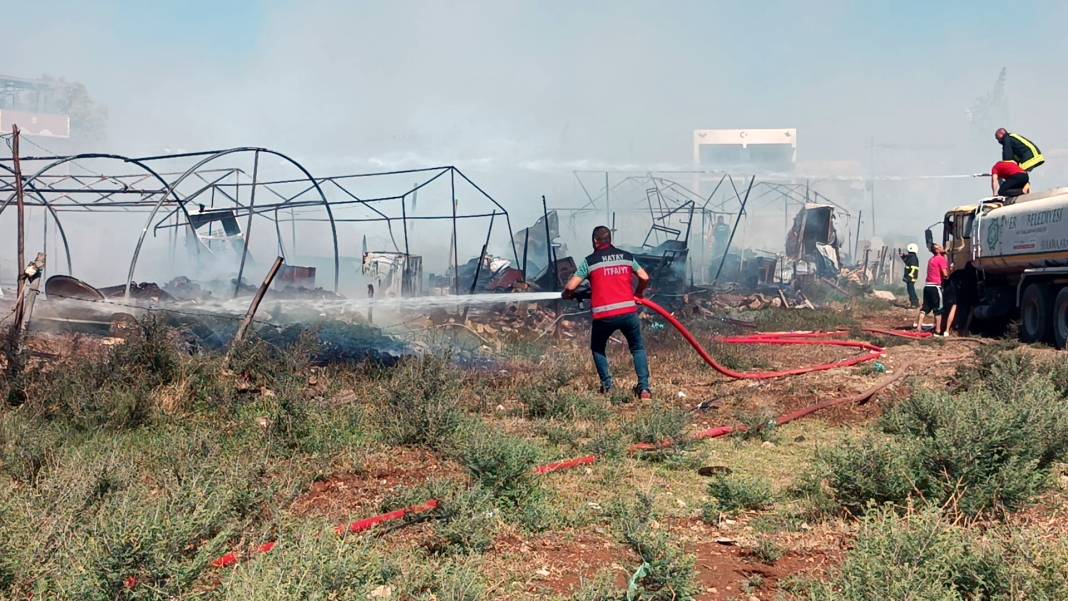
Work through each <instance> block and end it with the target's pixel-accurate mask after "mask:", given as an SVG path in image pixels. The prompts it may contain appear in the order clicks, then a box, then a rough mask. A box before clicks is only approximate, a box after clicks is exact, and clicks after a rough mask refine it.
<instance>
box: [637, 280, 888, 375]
mask: <svg viewBox="0 0 1068 601" xmlns="http://www.w3.org/2000/svg"><path fill="white" fill-rule="evenodd" d="M634 300H635V301H636V302H637V303H638V304H639V305H641V306H643V307H648V308H649V309H650V310H652V311H653V312H655V313H657V314H658V315H660V317H663V318H664V320H665V321H667V322H668V323H670V324H671V325H672V326H673V327H674V328H675V329H676V330H678V332H679V334H681V335H682V337H683V338H684V339H685V340H686V342H688V343H690V346H692V347H693V349H694V350H695V351H697V354H698V355H700V356H701V358H702V359H704V361H705V363H707V364H708V365H709V367H711V368H712V369H714V370H716V371H718V372H719V373H721V374H723V375H725V376H727V377H728V378H734V379H736V380H767V379H770V378H782V377H785V376H796V375H800V374H807V373H810V372H814V371H824V370H828V369H838V368H839V367H849V366H851V365H857V364H859V363H864V362H865V361H874V360H875V359H878V358H879V357H882V356H883V354H885V352H886V351H885V350H884V349H883V348H882V347H879V346H875V345H874V344H869V343H867V342H859V341H854V340H830V339H829V338H830V337H832V336H839V335H841V334H842V333H839V332H830V333H826V332H768V333H757V334H749V335H747V336H732V337H730V338H724V339H722V341H723V342H726V343H728V344H775V345H785V344H789V345H801V346H843V347H848V348H856V349H862V350H865V351H867V353H865V354H863V355H860V356H858V357H852V358H850V359H843V360H842V361H836V362H834V363H822V364H820V365H811V366H808V367H798V368H795V369H784V370H780V371H761V372H742V371H737V370H734V369H731V368H729V367H727V366H726V365H723V364H722V363H719V362H718V361H716V359H715V358H714V357H713V356H712V355H710V354H708V351H706V350H705V348H704V347H703V346H701V343H700V342H698V341H697V338H695V337H694V335H693V334H692V333H690V331H689V330H688V329H686V326H684V325H682V322H680V321H679V320H678V319H676V318H675V316H674V315H672V314H671V313H670V312H669V311H668V310H667V309H665V308H663V307H661V306H660V305H658V304H656V303H654V302H653V301H651V300H649V299H647V298H640V297H637V298H635V299H634Z"/></svg>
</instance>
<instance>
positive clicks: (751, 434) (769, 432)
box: [731, 408, 779, 442]
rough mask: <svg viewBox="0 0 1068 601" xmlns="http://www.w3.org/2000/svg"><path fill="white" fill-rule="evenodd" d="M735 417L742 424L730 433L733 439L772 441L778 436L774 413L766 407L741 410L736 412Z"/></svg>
mask: <svg viewBox="0 0 1068 601" xmlns="http://www.w3.org/2000/svg"><path fill="white" fill-rule="evenodd" d="M735 418H736V419H737V420H738V422H739V423H740V424H741V425H742V427H741V428H738V429H737V430H735V432H734V433H732V435H731V438H734V439H735V440H741V441H750V440H759V441H760V442H767V441H771V442H774V441H776V440H778V438H779V431H778V428H779V422H777V421H776V419H775V414H774V413H772V412H771V411H770V410H768V409H767V408H763V409H757V410H755V411H741V412H738V413H737V414H736V416H735Z"/></svg>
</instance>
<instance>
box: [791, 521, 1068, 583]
mask: <svg viewBox="0 0 1068 601" xmlns="http://www.w3.org/2000/svg"><path fill="white" fill-rule="evenodd" d="M1065 565H1068V546H1066V545H1065V544H1064V543H1063V542H1061V543H1055V544H1053V545H1049V544H1048V543H1045V542H1041V541H1039V540H1038V539H1037V538H1035V537H1033V536H1031V535H1028V534H1027V533H1021V532H1016V533H1010V532H1008V531H1007V530H1002V529H994V530H990V531H987V532H986V533H979V532H977V531H975V530H971V529H968V528H967V527H965V526H959V525H954V524H950V523H948V522H947V521H946V520H945V519H943V516H942V514H941V512H940V511H938V510H937V509H933V508H930V509H925V510H923V511H920V512H916V513H909V514H907V515H905V516H903V517H902V516H899V515H897V514H896V513H895V512H893V511H890V510H879V511H875V512H872V513H871V514H869V515H868V516H867V517H866V518H865V520H864V523H863V526H862V528H861V531H860V533H859V535H858V536H857V540H856V543H855V545H854V547H853V549H852V550H851V551H850V552H849V553H848V554H847V555H846V559H845V561H844V562H843V564H842V566H841V567H840V569H839V571H838V572H837V573H836V574H835V575H834V576H833V577H832V579H831V580H830V581H829V582H826V583H811V584H810V585H809V586H808V587H807V589H808V590H807V591H804V598H808V599H811V600H813V601H816V600H817V599H818V600H820V601H861V600H865V599H936V600H945V601H965V600H968V599H1050V600H1052V599H1065V598H1068V572H1066V571H1065V570H1064V566H1065ZM801 588H804V587H801Z"/></svg>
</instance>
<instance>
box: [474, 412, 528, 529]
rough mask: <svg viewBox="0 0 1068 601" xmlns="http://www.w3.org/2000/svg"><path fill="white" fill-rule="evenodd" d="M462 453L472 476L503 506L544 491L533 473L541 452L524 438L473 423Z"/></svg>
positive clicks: (521, 502)
mask: <svg viewBox="0 0 1068 601" xmlns="http://www.w3.org/2000/svg"><path fill="white" fill-rule="evenodd" d="M459 454H460V462H461V463H462V464H463V465H464V466H465V467H466V468H467V470H468V472H470V474H471V477H472V478H473V479H474V480H475V482H476V483H478V485H479V486H481V487H483V488H484V489H486V490H487V491H488V492H489V493H490V494H491V495H492V496H493V497H494V498H495V499H497V500H498V504H499V505H501V507H502V508H510V509H515V508H519V507H522V506H523V505H524V504H525V503H527V502H528V501H529V500H531V499H532V498H533V497H535V496H537V495H538V493H540V492H541V487H540V484H539V482H538V480H537V475H536V474H535V473H534V467H535V466H536V465H537V462H538V460H539V459H540V458H541V453H540V452H539V450H538V448H537V447H535V446H534V445H532V444H530V443H529V442H527V441H526V440H523V439H522V438H517V437H514V436H511V435H509V434H505V433H503V432H500V431H498V430H495V429H492V428H489V427H486V426H484V425H482V424H477V425H474V424H473V425H470V426H469V427H468V428H466V430H465V431H464V433H463V435H462V440H461V446H460V450H459Z"/></svg>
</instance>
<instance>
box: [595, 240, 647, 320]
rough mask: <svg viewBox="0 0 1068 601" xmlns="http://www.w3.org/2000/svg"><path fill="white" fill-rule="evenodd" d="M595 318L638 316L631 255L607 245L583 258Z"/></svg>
mask: <svg viewBox="0 0 1068 601" xmlns="http://www.w3.org/2000/svg"><path fill="white" fill-rule="evenodd" d="M586 265H588V266H589V268H590V276H589V279H590V292H591V294H592V298H591V300H590V305H591V306H592V312H593V318H594V319H607V318H609V317H619V316H620V315H628V314H630V313H637V311H638V305H637V303H635V302H634V267H633V265H634V256H633V255H631V254H630V253H629V252H627V251H625V250H619V249H618V248H616V247H614V246H611V245H606V246H604V247H602V248H598V249H597V250H596V251H594V253H593V254H592V255H590V256H588V257H586Z"/></svg>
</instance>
